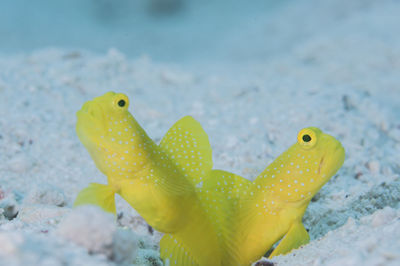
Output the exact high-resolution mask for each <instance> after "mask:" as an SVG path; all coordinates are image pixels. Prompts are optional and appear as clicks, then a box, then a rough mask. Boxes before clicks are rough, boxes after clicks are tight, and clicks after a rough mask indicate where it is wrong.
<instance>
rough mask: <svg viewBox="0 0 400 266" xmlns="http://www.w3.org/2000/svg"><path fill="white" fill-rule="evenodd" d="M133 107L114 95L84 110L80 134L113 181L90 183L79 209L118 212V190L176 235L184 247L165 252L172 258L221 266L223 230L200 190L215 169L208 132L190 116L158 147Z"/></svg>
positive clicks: (152, 221) (153, 223) (148, 218)
mask: <svg viewBox="0 0 400 266" xmlns="http://www.w3.org/2000/svg"><path fill="white" fill-rule="evenodd" d="M128 106H129V99H128V97H127V96H126V95H124V94H122V93H114V92H108V93H106V94H104V95H102V96H100V97H96V98H94V99H93V100H91V101H88V102H86V103H85V104H84V105H83V107H82V109H81V110H79V111H78V113H77V124H76V131H77V135H78V137H79V139H80V140H81V142H82V143H83V144H84V146H85V147H86V149H87V150H88V151H89V153H90V155H91V157H92V158H93V160H94V162H95V163H96V166H97V167H98V168H99V169H100V170H101V172H103V173H104V174H105V175H106V176H107V179H108V184H107V185H104V184H90V185H89V187H88V188H86V189H84V190H82V191H81V192H80V193H79V195H78V196H77V199H76V201H75V203H74V205H75V206H77V205H83V204H95V205H99V206H100V207H102V208H103V209H104V210H105V211H108V212H112V213H115V201H114V196H115V193H118V194H119V195H121V197H122V198H124V199H125V200H126V201H127V202H128V203H129V204H130V205H131V206H132V207H133V208H135V209H136V210H137V211H138V212H139V213H140V214H141V216H142V217H143V218H144V219H145V220H146V221H147V222H148V223H149V224H150V225H151V226H152V227H154V228H155V229H156V230H158V231H161V232H164V233H170V235H169V237H171V238H172V237H173V243H174V244H176V246H177V247H176V248H175V249H174V250H170V251H169V252H164V250H165V249H166V247H165V248H162V252H164V254H165V256H164V257H163V259H164V261H166V260H168V261H169V262H170V264H180V265H182V262H185V261H186V262H190V263H191V264H194V265H219V264H221V254H222V252H221V250H220V248H219V246H218V238H217V235H216V233H215V228H214V226H213V224H212V222H210V221H209V218H208V216H207V215H206V213H205V212H204V209H203V207H202V204H201V202H200V201H199V198H198V195H197V192H196V186H198V185H199V184H202V182H203V180H204V179H205V178H206V177H207V176H209V173H210V171H211V168H212V155H211V147H210V144H209V141H208V137H207V135H206V133H205V132H204V130H203V129H202V127H201V126H200V124H199V123H198V122H197V121H195V120H194V119H193V118H191V117H184V118H182V119H181V120H179V121H178V122H177V123H176V124H175V125H174V126H173V127H172V128H171V129H170V130H169V131H168V132H167V134H166V135H165V137H164V138H163V140H162V141H161V143H160V145H157V144H156V143H154V141H153V140H151V139H150V138H149V137H148V135H147V134H146V132H145V131H144V130H143V128H142V127H141V126H140V125H139V124H138V122H137V121H136V120H135V119H134V118H133V116H132V115H131V114H130V113H129V111H128ZM165 239H166V238H165ZM164 242H165V241H164ZM183 252H184V254H185V258H183V257H182V256H181V255H180V254H183Z"/></svg>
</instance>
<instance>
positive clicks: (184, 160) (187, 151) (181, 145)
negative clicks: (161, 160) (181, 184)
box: [160, 116, 213, 188]
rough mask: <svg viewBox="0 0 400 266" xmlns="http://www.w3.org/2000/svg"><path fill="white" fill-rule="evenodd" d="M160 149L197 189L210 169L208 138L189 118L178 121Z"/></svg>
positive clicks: (210, 151)
mask: <svg viewBox="0 0 400 266" xmlns="http://www.w3.org/2000/svg"><path fill="white" fill-rule="evenodd" d="M160 147H161V149H163V150H164V152H165V153H167V154H168V156H169V157H170V159H171V160H172V161H173V162H174V163H175V164H176V166H178V167H179V168H180V169H181V170H182V171H183V173H184V175H185V177H187V178H188V180H189V181H190V182H191V183H192V184H193V185H194V186H195V187H197V188H199V187H201V185H202V182H203V181H204V180H205V178H206V177H208V174H209V171H210V170H211V169H212V166H213V163H212V150H211V146H210V142H209V140H208V136H207V134H206V132H205V131H204V129H203V128H202V126H201V125H200V123H199V122H197V121H196V120H195V119H194V118H193V117H191V116H185V117H183V118H181V119H180V120H178V121H177V122H176V123H175V124H174V125H173V126H172V127H171V128H170V129H169V130H168V132H167V133H166V134H165V136H164V138H163V139H162V140H161V142H160Z"/></svg>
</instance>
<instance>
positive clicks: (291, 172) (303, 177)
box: [266, 127, 345, 202]
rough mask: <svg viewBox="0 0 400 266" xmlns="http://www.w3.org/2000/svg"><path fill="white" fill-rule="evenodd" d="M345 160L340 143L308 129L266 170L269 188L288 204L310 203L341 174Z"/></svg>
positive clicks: (315, 130) (314, 129) (328, 136)
mask: <svg viewBox="0 0 400 266" xmlns="http://www.w3.org/2000/svg"><path fill="white" fill-rule="evenodd" d="M344 157H345V151H344V148H343V146H342V145H341V143H340V142H339V141H338V140H337V139H335V138H334V137H332V136H330V135H328V134H326V133H324V132H322V131H321V130H320V129H318V128H315V127H308V128H304V129H302V130H300V131H299V133H298V135H297V142H296V143H295V144H293V145H292V146H291V147H290V148H289V149H288V150H287V151H286V152H284V153H283V154H281V155H280V156H279V157H278V158H277V159H276V160H275V161H274V162H273V163H272V164H271V165H270V166H269V167H268V168H267V169H266V171H267V172H269V178H270V179H269V180H271V181H270V184H269V186H268V188H269V189H270V190H271V191H272V193H275V195H276V196H278V198H280V199H282V200H284V201H286V202H299V201H304V202H305V201H308V200H310V199H311V198H312V197H313V196H314V195H315V194H316V193H317V192H318V191H319V189H320V188H321V187H322V186H323V185H324V184H325V183H326V182H328V180H329V179H330V178H331V177H332V176H333V175H334V174H335V173H336V172H337V171H338V170H339V168H340V167H341V166H342V164H343V162H344Z"/></svg>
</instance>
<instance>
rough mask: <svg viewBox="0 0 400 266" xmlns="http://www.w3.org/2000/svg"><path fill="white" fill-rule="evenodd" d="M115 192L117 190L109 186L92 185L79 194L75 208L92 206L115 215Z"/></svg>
mask: <svg viewBox="0 0 400 266" xmlns="http://www.w3.org/2000/svg"><path fill="white" fill-rule="evenodd" d="M115 192H116V191H115V189H114V188H113V187H111V186H109V185H103V184H97V183H91V184H90V185H89V186H88V187H87V188H84V189H82V190H81V191H80V192H79V194H78V196H77V197H76V199H75V202H74V207H76V206H80V205H86V204H92V205H97V206H99V207H101V208H102V209H103V210H104V211H106V212H111V213H114V214H115Z"/></svg>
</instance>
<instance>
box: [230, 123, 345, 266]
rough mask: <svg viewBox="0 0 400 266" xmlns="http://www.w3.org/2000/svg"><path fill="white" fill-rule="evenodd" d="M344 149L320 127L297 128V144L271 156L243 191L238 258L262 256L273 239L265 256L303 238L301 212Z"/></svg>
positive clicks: (243, 262)
mask: <svg viewBox="0 0 400 266" xmlns="http://www.w3.org/2000/svg"><path fill="white" fill-rule="evenodd" d="M344 158H345V152H344V148H343V147H342V145H341V143H340V142H339V141H338V140H336V139H335V138H334V137H332V136H330V135H328V134H325V133H323V132H322V131H321V130H320V129H318V128H315V127H309V128H305V129H302V130H300V132H299V133H298V135H297V143H295V144H294V145H292V146H291V147H290V148H289V149H288V150H287V151H285V152H284V153H282V154H281V155H280V156H279V157H278V158H276V159H275V161H274V162H272V163H271V164H270V165H269V166H268V167H267V168H266V169H265V170H264V171H263V172H262V173H261V174H260V175H259V176H258V177H257V178H256V179H255V180H254V181H253V182H252V183H251V185H249V187H248V189H247V190H246V191H245V192H244V193H245V194H243V195H242V196H243V199H242V200H241V201H240V205H241V206H240V209H239V210H238V213H237V216H238V217H240V219H239V220H238V221H239V222H238V223H236V224H235V225H234V228H235V230H236V232H237V235H236V238H235V241H236V242H237V243H240V245H239V246H238V248H239V249H240V263H239V264H241V265H246V264H250V263H252V262H254V261H255V260H257V259H259V258H260V257H261V256H263V255H264V254H265V253H266V252H267V251H268V250H269V249H270V248H271V247H272V246H273V245H274V244H275V243H276V242H277V241H279V240H280V242H279V244H278V246H277V247H276V248H275V249H274V251H273V252H272V253H271V255H270V258H271V257H274V256H277V255H280V254H286V253H288V252H289V251H290V250H292V249H295V248H298V247H300V246H301V245H304V244H306V243H308V241H309V239H310V238H309V235H308V233H307V230H306V229H305V228H304V225H303V224H302V217H303V215H304V212H305V211H306V209H307V206H308V204H309V203H310V201H311V199H312V197H313V196H314V195H315V194H316V193H317V192H318V191H319V190H320V189H321V187H322V186H323V185H324V184H325V183H326V182H328V180H329V179H330V178H331V177H332V176H333V175H334V174H335V173H336V172H337V171H338V170H339V168H340V167H341V166H342V164H343V162H344Z"/></svg>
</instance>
